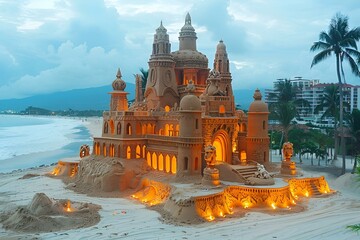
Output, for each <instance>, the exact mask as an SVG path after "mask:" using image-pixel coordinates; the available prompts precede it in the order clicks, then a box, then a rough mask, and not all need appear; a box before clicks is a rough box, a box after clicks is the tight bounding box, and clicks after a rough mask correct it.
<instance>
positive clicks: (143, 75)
mask: <svg viewBox="0 0 360 240" xmlns="http://www.w3.org/2000/svg"><path fill="white" fill-rule="evenodd" d="M140 72H141V80H142V81H141V90H142V92H143V95H144V94H145V88H146V83H147V79H148V76H149V70H145V69H144V68H140Z"/></svg>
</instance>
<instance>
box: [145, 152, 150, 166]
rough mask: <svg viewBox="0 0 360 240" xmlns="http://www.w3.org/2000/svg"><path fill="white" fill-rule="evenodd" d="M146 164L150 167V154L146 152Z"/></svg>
mask: <svg viewBox="0 0 360 240" xmlns="http://www.w3.org/2000/svg"><path fill="white" fill-rule="evenodd" d="M146 160H147V164H148V165H149V166H150V167H151V153H150V152H148V153H147V155H146Z"/></svg>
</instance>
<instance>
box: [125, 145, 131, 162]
mask: <svg viewBox="0 0 360 240" xmlns="http://www.w3.org/2000/svg"><path fill="white" fill-rule="evenodd" d="M126 159H131V147H130V146H127V148H126Z"/></svg>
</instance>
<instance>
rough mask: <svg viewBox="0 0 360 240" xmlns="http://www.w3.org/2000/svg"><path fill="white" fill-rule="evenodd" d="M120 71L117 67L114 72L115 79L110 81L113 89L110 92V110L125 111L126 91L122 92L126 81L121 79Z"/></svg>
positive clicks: (126, 103)
mask: <svg viewBox="0 0 360 240" xmlns="http://www.w3.org/2000/svg"><path fill="white" fill-rule="evenodd" d="M121 77H122V76H121V71H120V68H118V70H117V73H116V79H115V80H114V81H113V83H112V87H113V90H114V91H112V92H110V93H109V94H111V101H110V111H126V110H128V100H127V97H126V95H127V94H128V93H127V92H124V90H125V88H126V83H125V81H124V80H122V79H121Z"/></svg>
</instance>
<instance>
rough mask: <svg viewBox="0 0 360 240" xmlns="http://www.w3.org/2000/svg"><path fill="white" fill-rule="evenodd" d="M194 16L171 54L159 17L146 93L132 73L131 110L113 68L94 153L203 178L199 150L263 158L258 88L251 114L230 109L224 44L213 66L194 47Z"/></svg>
mask: <svg viewBox="0 0 360 240" xmlns="http://www.w3.org/2000/svg"><path fill="white" fill-rule="evenodd" d="M196 40H197V36H196V32H195V29H194V27H193V26H192V24H191V17H190V15H189V14H187V15H186V18H185V25H184V26H183V27H182V28H181V31H180V33H179V50H177V51H175V52H171V43H170V41H169V35H168V34H167V30H166V28H165V27H164V26H163V24H162V22H161V23H160V26H159V27H158V28H157V29H156V33H155V34H154V41H153V45H152V53H151V56H150V59H149V62H148V63H149V75H148V79H147V84H146V88H145V91H144V92H142V90H141V79H140V77H139V76H137V77H136V80H135V83H136V93H135V95H136V96H135V102H134V103H133V104H132V105H131V106H130V107H128V101H127V97H126V96H127V92H126V91H125V87H126V83H125V82H124V80H123V79H122V76H121V71H120V69H119V70H118V72H117V74H116V79H115V80H114V81H113V83H112V87H113V91H112V92H110V94H111V100H110V110H109V111H107V112H104V114H103V128H102V136H101V137H96V138H94V145H93V148H94V149H93V154H95V155H97V156H103V157H118V158H122V159H146V161H147V164H148V165H149V166H150V167H151V168H152V169H154V170H157V171H161V172H164V173H168V174H176V175H179V176H184V175H201V174H202V170H203V169H204V167H205V166H206V163H205V162H204V160H203V159H204V157H203V156H204V147H206V146H208V145H213V146H215V148H216V160H217V161H218V162H223V163H228V164H230V165H234V164H240V163H241V164H242V165H246V164H247V163H250V162H251V163H254V162H255V163H256V162H258V163H263V164H264V163H268V161H269V137H268V114H269V112H268V108H267V104H266V103H265V102H263V101H262V96H261V93H260V91H259V90H256V91H255V93H254V102H253V103H252V104H251V105H250V108H249V112H248V115H246V114H245V113H244V112H243V111H241V110H235V102H234V96H233V90H232V76H231V72H230V66H229V58H228V54H227V51H226V46H225V44H224V42H223V41H222V40H221V41H220V42H219V43H218V45H217V46H216V52H215V59H214V63H213V66H212V70H210V69H209V68H208V59H207V57H206V56H205V55H204V54H202V53H201V52H199V51H198V50H197V46H196Z"/></svg>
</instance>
